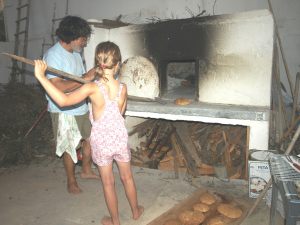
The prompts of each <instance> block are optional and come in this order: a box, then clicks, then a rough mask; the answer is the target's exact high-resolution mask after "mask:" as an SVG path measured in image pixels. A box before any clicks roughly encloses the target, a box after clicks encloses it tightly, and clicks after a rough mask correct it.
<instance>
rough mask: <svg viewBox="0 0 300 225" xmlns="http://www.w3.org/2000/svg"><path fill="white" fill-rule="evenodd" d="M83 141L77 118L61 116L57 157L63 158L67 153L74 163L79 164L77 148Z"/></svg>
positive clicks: (61, 114) (62, 114)
mask: <svg viewBox="0 0 300 225" xmlns="http://www.w3.org/2000/svg"><path fill="white" fill-rule="evenodd" d="M80 139H81V134H80V131H79V129H78V126H77V123H76V120H75V117H74V116H73V115H66V114H64V113H60V114H59V118H58V130H57V139H56V140H57V142H56V155H58V156H59V157H61V156H62V155H63V154H64V152H67V153H68V154H69V155H70V156H71V158H72V160H73V162H74V163H77V160H78V159H77V154H76V147H77V146H78V143H79V141H80Z"/></svg>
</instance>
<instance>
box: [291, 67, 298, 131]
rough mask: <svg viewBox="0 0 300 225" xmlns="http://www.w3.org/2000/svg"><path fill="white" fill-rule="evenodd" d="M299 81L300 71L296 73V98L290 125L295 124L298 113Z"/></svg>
mask: <svg viewBox="0 0 300 225" xmlns="http://www.w3.org/2000/svg"><path fill="white" fill-rule="evenodd" d="M299 83H300V73H299V72H298V73H297V74H296V84H295V92H294V93H295V98H294V101H293V111H292V119H291V124H290V126H292V125H293V123H294V120H295V119H296V118H295V115H296V111H297V104H298V95H299Z"/></svg>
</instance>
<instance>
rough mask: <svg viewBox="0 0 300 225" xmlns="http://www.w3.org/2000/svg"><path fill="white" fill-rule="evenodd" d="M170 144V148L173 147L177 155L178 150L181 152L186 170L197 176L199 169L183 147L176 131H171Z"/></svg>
mask: <svg viewBox="0 0 300 225" xmlns="http://www.w3.org/2000/svg"><path fill="white" fill-rule="evenodd" d="M171 144H172V148H173V149H175V151H176V152H177V155H179V153H180V152H181V153H182V156H183V158H184V161H185V163H186V168H187V170H188V172H189V173H190V174H191V175H192V176H194V177H197V176H199V171H198V168H197V165H196V162H195V160H194V159H193V158H192V156H191V155H190V154H189V152H188V151H187V150H186V149H185V147H184V145H183V144H182V142H181V139H180V138H179V135H178V134H177V132H173V133H172V135H171Z"/></svg>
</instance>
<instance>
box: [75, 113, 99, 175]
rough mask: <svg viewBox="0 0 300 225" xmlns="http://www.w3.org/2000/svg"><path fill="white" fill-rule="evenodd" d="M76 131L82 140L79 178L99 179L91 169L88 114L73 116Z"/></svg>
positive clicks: (90, 127)
mask: <svg viewBox="0 0 300 225" xmlns="http://www.w3.org/2000/svg"><path fill="white" fill-rule="evenodd" d="M75 119H76V122H77V126H78V129H79V131H80V134H81V136H82V138H83V139H84V140H83V141H82V142H81V148H82V172H81V174H80V176H81V178H86V179H90V178H91V179H99V176H98V175H97V174H95V173H94V172H93V170H92V168H91V166H92V156H91V145H90V142H89V137H90V135H91V129H92V125H91V122H90V120H89V114H88V113H87V114H85V115H82V116H75Z"/></svg>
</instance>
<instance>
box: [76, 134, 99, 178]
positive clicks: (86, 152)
mask: <svg viewBox="0 0 300 225" xmlns="http://www.w3.org/2000/svg"><path fill="white" fill-rule="evenodd" d="M91 166H92V156H91V145H90V142H89V141H88V140H84V141H83V142H82V171H81V174H80V176H81V178H84V179H89V178H90V179H99V176H98V175H97V174H95V173H94V171H93V170H92V167H91Z"/></svg>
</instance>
